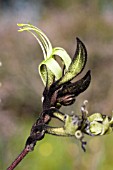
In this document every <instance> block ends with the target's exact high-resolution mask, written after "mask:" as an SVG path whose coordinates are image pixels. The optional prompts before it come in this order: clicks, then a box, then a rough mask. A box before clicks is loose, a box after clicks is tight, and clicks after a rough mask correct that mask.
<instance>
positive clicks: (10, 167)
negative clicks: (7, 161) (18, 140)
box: [7, 145, 31, 170]
mask: <svg viewBox="0 0 113 170" xmlns="http://www.w3.org/2000/svg"><path fill="white" fill-rule="evenodd" d="M30 151H31V148H30V146H28V145H27V146H26V147H25V148H24V149H23V151H22V152H21V153H20V154H19V155H18V157H17V158H16V159H15V160H14V162H12V164H11V165H10V166H9V167H8V168H7V170H13V169H14V168H15V167H16V166H17V165H18V164H19V163H20V162H21V160H22V159H23V158H24V157H25V156H26V155H27V154H28V153H29V152H30Z"/></svg>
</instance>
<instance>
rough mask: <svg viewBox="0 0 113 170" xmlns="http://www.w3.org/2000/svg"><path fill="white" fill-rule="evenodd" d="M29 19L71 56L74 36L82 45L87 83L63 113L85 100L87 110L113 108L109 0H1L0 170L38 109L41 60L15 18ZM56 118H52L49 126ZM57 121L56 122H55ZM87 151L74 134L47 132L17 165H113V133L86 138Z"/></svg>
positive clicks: (22, 168)
mask: <svg viewBox="0 0 113 170" xmlns="http://www.w3.org/2000/svg"><path fill="white" fill-rule="evenodd" d="M28 22H29V23H31V24H33V25H35V26H37V27H38V28H40V29H41V30H42V31H44V32H45V34H46V35H47V36H48V38H49V39H50V40H51V42H52V44H53V46H60V47H63V48H65V49H66V50H67V52H68V53H69V54H70V55H71V56H72V57H73V55H74V52H75V49H76V37H79V38H80V39H81V40H82V41H83V42H84V44H85V46H86V48H87V51H88V62H87V66H86V68H85V70H84V71H83V73H82V76H83V75H84V74H85V73H86V71H87V70H88V69H90V70H91V72H92V82H91V84H90V87H89V88H88V89H87V90H86V91H85V92H84V93H83V94H81V95H80V96H78V98H77V100H76V103H75V104H74V105H72V106H70V107H66V108H65V107H64V108H62V111H63V112H65V113H69V114H70V113H71V112H72V111H74V113H75V114H80V106H81V104H82V102H83V100H85V99H87V100H89V103H88V110H89V114H92V113H94V112H101V113H103V114H107V115H111V112H112V109H113V1H111V0H108V1H105V0H95V1H90V0H85V1H84V0H70V1H68V0H53V1H50V0H32V1H30V0H19V1H18V0H0V169H1V170H4V169H6V167H7V166H9V164H10V163H11V162H12V161H13V160H14V158H15V157H16V156H17V155H18V154H19V153H20V152H21V150H22V149H23V147H24V144H25V141H26V138H27V137H28V136H29V133H30V129H31V126H32V124H33V123H34V122H35V120H36V118H37V117H38V114H39V113H40V112H41V109H42V105H41V95H42V92H43V88H44V86H43V84H42V82H41V79H40V77H39V74H38V69H37V68H38V64H39V63H40V62H41V60H42V59H43V55H42V51H41V49H40V47H39V45H38V43H37V41H36V40H35V39H34V37H32V36H31V35H30V34H29V33H27V32H23V33H18V31H17V30H18V27H17V23H28ZM56 123H57V122H55V121H53V125H56ZM57 124H58V123H57ZM85 139H86V140H87V143H88V144H87V152H86V153H84V152H83V151H82V149H81V147H80V143H79V142H78V141H77V140H76V139H74V138H69V139H68V138H62V137H56V136H50V135H46V137H45V138H44V139H43V140H42V141H40V142H38V143H37V146H36V147H35V150H34V151H33V152H31V153H30V154H28V155H27V156H26V158H25V159H24V160H23V161H22V162H21V163H20V165H18V167H17V168H16V169H17V170H30V169H32V170H53V169H54V170H63V169H65V170H76V169H77V170H81V169H83V170H106V169H108V170H112V169H113V134H111V135H106V136H102V137H87V136H86V137H85Z"/></svg>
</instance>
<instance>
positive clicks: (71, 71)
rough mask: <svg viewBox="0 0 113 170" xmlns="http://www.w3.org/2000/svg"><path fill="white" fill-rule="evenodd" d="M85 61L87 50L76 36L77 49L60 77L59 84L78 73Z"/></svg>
mask: <svg viewBox="0 0 113 170" xmlns="http://www.w3.org/2000/svg"><path fill="white" fill-rule="evenodd" d="M86 61H87V51H86V48H85V45H84V44H83V43H82V42H81V41H80V40H79V39H78V38H77V49H76V52H75V55H74V57H73V59H72V62H71V64H70V66H69V68H68V71H67V72H66V73H65V75H64V76H63V77H62V78H61V79H60V81H59V85H61V84H64V83H65V82H68V81H70V80H72V79H73V78H75V77H76V76H77V75H78V74H80V73H81V72H82V70H83V69H84V67H85V64H86Z"/></svg>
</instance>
